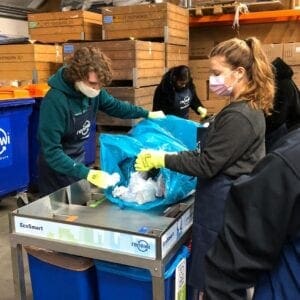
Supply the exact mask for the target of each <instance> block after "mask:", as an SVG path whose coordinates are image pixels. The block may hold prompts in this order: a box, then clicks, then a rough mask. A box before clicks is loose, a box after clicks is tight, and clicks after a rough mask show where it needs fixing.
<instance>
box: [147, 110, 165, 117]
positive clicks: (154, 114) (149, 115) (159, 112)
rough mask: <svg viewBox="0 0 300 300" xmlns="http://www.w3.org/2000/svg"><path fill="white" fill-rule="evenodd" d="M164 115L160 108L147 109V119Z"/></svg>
mask: <svg viewBox="0 0 300 300" xmlns="http://www.w3.org/2000/svg"><path fill="white" fill-rule="evenodd" d="M165 117H166V115H165V114H164V112H163V111H162V110H157V111H149V114H148V118H149V119H163V118H165Z"/></svg>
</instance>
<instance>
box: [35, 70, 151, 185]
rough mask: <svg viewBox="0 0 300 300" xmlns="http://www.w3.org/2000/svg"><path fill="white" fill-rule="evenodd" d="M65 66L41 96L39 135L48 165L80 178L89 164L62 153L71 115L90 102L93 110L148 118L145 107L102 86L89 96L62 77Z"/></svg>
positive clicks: (123, 117) (87, 169)
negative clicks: (117, 95)
mask: <svg viewBox="0 0 300 300" xmlns="http://www.w3.org/2000/svg"><path fill="white" fill-rule="evenodd" d="M64 68H65V67H62V68H60V69H59V70H58V71H57V72H56V73H55V74H54V75H53V76H51V77H50V79H49V81H48V84H49V86H50V87H51V88H50V90H49V91H48V93H47V94H46V95H45V97H44V99H43V100H42V104H41V108H40V119H39V127H38V139H39V142H40V146H41V151H42V154H43V155H44V157H45V159H46V162H47V163H48V165H49V166H50V167H51V168H52V169H54V170H55V171H56V172H59V173H62V174H65V175H67V176H72V177H77V178H79V179H82V178H87V175H88V172H89V168H88V167H86V166H85V165H84V164H82V163H78V162H76V161H74V160H73V159H72V158H71V157H69V156H68V155H67V154H65V153H64V151H63V147H62V142H61V141H62V139H63V137H64V135H65V134H66V133H67V132H68V130H69V124H70V117H71V116H72V115H76V114H82V113H84V112H86V111H87V110H88V109H89V107H90V105H92V109H93V112H94V114H95V115H96V113H97V111H98V110H101V111H103V112H105V113H107V114H108V115H111V116H113V117H118V118H122V119H136V118H147V117H148V113H149V112H148V111H147V110H145V109H144V108H142V107H138V106H135V105H132V104H130V103H128V102H125V101H122V100H119V99H117V98H114V97H113V96H112V95H110V94H109V93H108V92H107V91H106V90H105V89H101V92H100V94H99V96H97V97H95V98H92V99H91V98H88V97H86V96H84V95H83V94H82V93H81V92H79V91H77V90H76V89H75V88H74V86H72V85H70V84H68V83H67V82H66V81H65V80H64V79H63V72H64Z"/></svg>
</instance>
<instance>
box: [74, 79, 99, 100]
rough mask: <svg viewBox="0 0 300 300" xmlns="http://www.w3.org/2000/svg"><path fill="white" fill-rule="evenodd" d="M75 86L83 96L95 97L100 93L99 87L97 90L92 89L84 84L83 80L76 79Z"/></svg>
mask: <svg viewBox="0 0 300 300" xmlns="http://www.w3.org/2000/svg"><path fill="white" fill-rule="evenodd" d="M75 87H76V89H77V90H79V91H80V92H81V93H82V94H84V95H85V96H87V97H89V98H95V97H97V96H98V95H99V93H100V89H99V90H96V89H93V88H91V87H89V86H88V85H86V84H85V83H84V82H83V81H76V82H75Z"/></svg>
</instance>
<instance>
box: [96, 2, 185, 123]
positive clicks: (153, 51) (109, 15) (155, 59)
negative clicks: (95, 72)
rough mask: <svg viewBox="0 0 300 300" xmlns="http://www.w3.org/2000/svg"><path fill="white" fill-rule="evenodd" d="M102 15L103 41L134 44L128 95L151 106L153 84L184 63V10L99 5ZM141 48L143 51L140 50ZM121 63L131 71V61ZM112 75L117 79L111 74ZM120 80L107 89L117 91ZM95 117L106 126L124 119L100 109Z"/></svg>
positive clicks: (166, 5)
mask: <svg viewBox="0 0 300 300" xmlns="http://www.w3.org/2000/svg"><path fill="white" fill-rule="evenodd" d="M102 15H103V30H102V38H103V40H106V43H107V45H112V44H114V43H116V45H122V44H121V43H129V44H130V43H132V44H134V45H136V46H135V47H136V50H135V53H136V59H135V66H134V68H132V76H133V77H135V78H133V81H132V86H131V88H132V91H131V95H132V96H133V97H135V99H134V103H135V104H137V105H141V106H143V107H145V108H146V109H149V110H151V109H152V100H153V95H154V91H155V88H156V86H157V85H158V84H159V82H160V81H161V78H162V76H163V74H164V73H165V71H166V70H167V69H169V68H171V67H173V66H175V65H181V64H185V65H187V64H188V43H189V30H188V29H189V13H188V10H187V9H184V8H181V7H179V6H176V5H174V4H170V3H160V4H145V5H133V6H119V7H105V8H103V9H102ZM122 49H125V48H124V47H121V48H120V49H119V51H121V50H122ZM142 50H143V51H146V52H145V53H143V51H142ZM103 51H105V49H103ZM107 54H108V56H109V57H110V56H111V55H112V53H111V52H110V53H109V52H108V53H107ZM112 60H113V59H112ZM124 65H125V68H126V66H127V68H129V70H128V69H127V71H129V72H131V64H128V63H126V62H125V64H124ZM116 67H118V68H121V64H120V63H117V64H116ZM113 78H114V79H118V78H117V77H115V76H114V77H113ZM123 79H126V78H123ZM122 84H124V82H123V83H122V82H119V83H118V86H116V87H111V88H110V91H111V93H112V94H113V95H116V94H118V95H119V94H120V91H121V90H122V86H121V85H122ZM123 89H125V90H124V93H125V94H128V87H123ZM138 89H141V90H138ZM139 95H143V96H142V99H143V101H146V102H140V100H139V99H140V97H141V96H139ZM98 120H99V123H100V124H101V125H110V126H111V125H112V124H115V125H120V124H124V122H125V121H124V120H119V121H116V120H114V119H113V118H112V117H104V116H103V114H101V113H100V116H99V119H98ZM131 122H132V123H134V122H135V121H131ZM126 124H128V121H127V122H126Z"/></svg>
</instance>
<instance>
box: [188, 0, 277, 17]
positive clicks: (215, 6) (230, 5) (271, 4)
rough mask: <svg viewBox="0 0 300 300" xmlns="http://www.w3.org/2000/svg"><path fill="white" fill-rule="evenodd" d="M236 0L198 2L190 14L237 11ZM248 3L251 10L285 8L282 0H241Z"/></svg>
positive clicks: (231, 12) (219, 13) (214, 13)
mask: <svg viewBox="0 0 300 300" xmlns="http://www.w3.org/2000/svg"><path fill="white" fill-rule="evenodd" d="M237 3H239V2H236V1H232V0H228V1H226V0H225V1H208V2H201V3H196V6H195V7H193V8H190V14H191V15H195V16H206V15H222V14H233V13H235V7H236V5H237ZM240 3H244V4H246V5H247V7H248V10H249V12H256V11H268V10H278V9H283V5H282V3H281V1H277V0H275V1H263V2H240Z"/></svg>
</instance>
